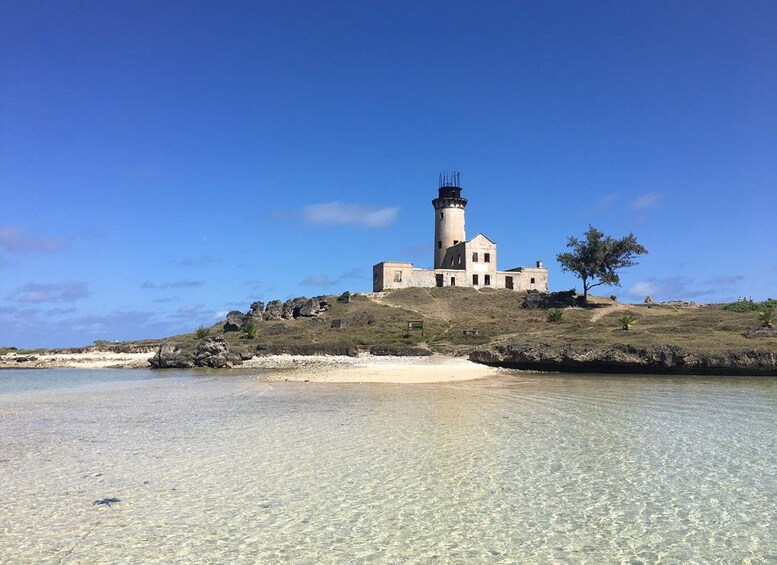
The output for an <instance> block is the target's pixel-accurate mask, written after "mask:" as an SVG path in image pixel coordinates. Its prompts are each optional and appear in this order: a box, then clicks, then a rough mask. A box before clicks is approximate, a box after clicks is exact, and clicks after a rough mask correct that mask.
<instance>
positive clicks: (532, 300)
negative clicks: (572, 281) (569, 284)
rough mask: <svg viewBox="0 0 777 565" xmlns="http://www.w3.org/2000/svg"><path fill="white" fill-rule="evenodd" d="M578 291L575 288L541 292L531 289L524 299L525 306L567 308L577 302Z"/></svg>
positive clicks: (531, 307)
mask: <svg viewBox="0 0 777 565" xmlns="http://www.w3.org/2000/svg"><path fill="white" fill-rule="evenodd" d="M577 300H578V297H577V293H576V292H575V291H574V290H565V291H561V292H540V291H539V290H530V291H528V292H527V293H526V298H524V299H523V307H524V308H529V309H543V310H545V309H547V308H565V307H569V306H575V305H576V304H577Z"/></svg>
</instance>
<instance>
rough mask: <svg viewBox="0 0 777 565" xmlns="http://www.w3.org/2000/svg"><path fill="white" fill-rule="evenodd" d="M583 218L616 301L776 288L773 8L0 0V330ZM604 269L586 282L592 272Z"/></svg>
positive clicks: (706, 298) (303, 290)
mask: <svg viewBox="0 0 777 565" xmlns="http://www.w3.org/2000/svg"><path fill="white" fill-rule="evenodd" d="M453 169H455V170H458V171H461V184H462V186H463V189H464V192H463V194H464V195H465V196H466V197H467V198H468V199H469V201H470V204H469V206H468V208H467V228H468V236H470V237H471V236H474V235H475V234H476V233H478V232H484V233H485V234H486V235H487V236H488V237H490V238H491V239H493V240H494V241H496V242H497V243H498V244H499V268H511V267H514V266H519V265H531V264H533V262H534V261H535V260H537V259H543V260H544V261H545V264H546V265H547V266H548V267H549V269H550V285H551V288H552V289H569V288H572V287H577V288H578V289H580V284H579V281H578V280H577V279H575V278H574V277H573V276H571V275H569V274H567V273H562V272H561V271H560V270H559V268H558V264H557V263H556V262H555V256H556V254H557V253H559V252H562V251H564V249H565V243H566V239H567V237H568V236H570V235H580V234H582V232H583V231H584V230H585V229H586V228H587V227H588V225H589V224H593V225H595V226H596V227H598V228H599V229H602V230H603V231H605V232H606V233H609V234H612V235H614V236H622V235H625V234H627V233H629V232H634V233H635V234H636V235H637V237H638V239H639V241H640V242H641V243H643V244H644V245H645V246H646V247H647V248H648V250H649V251H650V254H649V255H647V256H645V257H643V258H642V260H641V261H640V264H639V265H638V266H636V267H633V268H631V269H627V270H625V271H624V272H623V277H622V283H623V284H622V287H621V288H613V289H612V290H610V289H608V288H606V287H605V288H604V290H603V291H602V292H603V293H605V294H610V293H611V292H612V293H613V294H616V295H617V296H618V297H619V298H620V299H622V300H633V301H641V300H642V299H644V297H645V295H646V294H651V295H652V296H653V298H654V299H657V300H670V299H679V300H694V301H703V302H719V301H728V300H736V298H737V297H738V296H742V295H745V296H753V297H754V298H755V299H764V298H766V297H768V296H773V297H774V296H777V284H776V283H777V251H776V250H777V236H776V235H775V234H776V233H777V231H775V225H774V222H775V213H776V212H777V186H776V185H777V181H776V179H777V4H775V3H774V2H771V1H768V2H747V1H745V2H715V1H709V2H684V1H668V2H641V3H637V2H586V3H582V2H455V1H454V2H418V1H412V2H410V1H392V2H365V1H363V0H359V1H352V2H294V1H291V2H142V1H136V2H121V3H119V2H110V1H100V2H88V1H86V2H35V1H26V0H25V1H24V2H4V3H2V4H0V196H1V197H2V199H1V200H0V345H17V346H25V347H33V346H69V345H85V344H89V343H91V342H92V341H94V340H95V339H110V340H113V339H135V338H143V337H160V336H164V335H169V334H173V333H181V332H188V331H191V330H193V329H194V328H196V327H197V326H199V325H201V324H210V323H212V322H214V321H215V320H216V319H217V318H219V317H221V316H223V314H224V313H225V312H226V311H228V310H232V309H240V310H246V309H247V308H248V305H249V304H250V303H251V302H252V301H253V300H257V299H260V300H265V301H266V300H269V299H273V298H280V299H285V298H288V297H291V296H299V295H308V296H311V295H317V294H324V293H339V292H342V291H343V290H346V289H350V290H352V291H368V290H370V289H371V280H370V273H371V271H370V269H371V266H372V265H373V264H374V263H377V262H378V261H381V260H409V261H413V262H415V263H416V264H417V266H421V267H431V262H432V238H433V209H432V206H431V204H430V201H431V199H432V198H434V196H435V192H436V187H437V175H438V173H439V172H440V171H443V170H453ZM597 290H601V289H597Z"/></svg>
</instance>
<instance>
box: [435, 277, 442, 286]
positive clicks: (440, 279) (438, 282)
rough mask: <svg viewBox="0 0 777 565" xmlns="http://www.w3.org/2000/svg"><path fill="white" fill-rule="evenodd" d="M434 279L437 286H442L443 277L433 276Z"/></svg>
mask: <svg viewBox="0 0 777 565" xmlns="http://www.w3.org/2000/svg"><path fill="white" fill-rule="evenodd" d="M434 278H435V280H436V282H437V286H442V281H443V276H442V275H434Z"/></svg>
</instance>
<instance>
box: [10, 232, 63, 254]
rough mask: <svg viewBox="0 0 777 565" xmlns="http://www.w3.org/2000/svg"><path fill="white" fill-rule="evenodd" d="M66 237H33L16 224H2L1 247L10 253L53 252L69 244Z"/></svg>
mask: <svg viewBox="0 0 777 565" xmlns="http://www.w3.org/2000/svg"><path fill="white" fill-rule="evenodd" d="M68 241H69V240H68V238H65V237H33V236H31V235H28V234H27V232H26V231H25V230H24V229H22V228H19V227H16V226H0V247H2V248H3V249H5V250H6V251H7V252H8V253H13V254H15V255H21V254H24V253H53V252H55V251H60V250H61V249H64V248H65V247H66V246H67V244H68Z"/></svg>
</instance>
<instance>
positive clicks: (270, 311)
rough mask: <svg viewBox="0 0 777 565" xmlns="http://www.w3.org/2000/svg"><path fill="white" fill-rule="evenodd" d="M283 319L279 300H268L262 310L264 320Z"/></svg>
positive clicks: (281, 304) (281, 305)
mask: <svg viewBox="0 0 777 565" xmlns="http://www.w3.org/2000/svg"><path fill="white" fill-rule="evenodd" d="M282 317H283V303H282V302H281V301H280V300H270V301H269V302H268V303H267V307H266V308H265V309H264V319H265V320H280V319H281V318H282Z"/></svg>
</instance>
